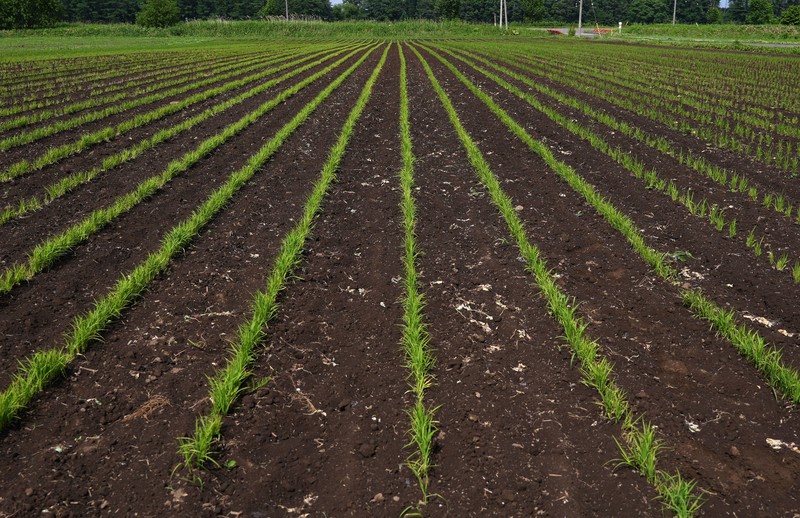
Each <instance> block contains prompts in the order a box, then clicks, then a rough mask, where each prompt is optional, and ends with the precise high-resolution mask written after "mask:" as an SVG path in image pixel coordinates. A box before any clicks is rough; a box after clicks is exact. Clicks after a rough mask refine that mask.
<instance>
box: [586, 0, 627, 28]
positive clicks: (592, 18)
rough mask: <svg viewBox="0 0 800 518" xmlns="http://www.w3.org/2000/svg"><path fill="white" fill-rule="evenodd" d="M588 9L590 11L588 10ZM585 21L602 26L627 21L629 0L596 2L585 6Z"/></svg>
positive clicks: (602, 0)
mask: <svg viewBox="0 0 800 518" xmlns="http://www.w3.org/2000/svg"><path fill="white" fill-rule="evenodd" d="M587 7H588V9H587ZM583 8H584V12H583V19H584V21H586V22H597V23H599V24H601V25H612V24H613V25H616V24H617V22H620V21H623V20H624V19H625V12H626V10H627V8H628V1H627V0H594V1H593V2H589V3H586V2H584V4H583Z"/></svg>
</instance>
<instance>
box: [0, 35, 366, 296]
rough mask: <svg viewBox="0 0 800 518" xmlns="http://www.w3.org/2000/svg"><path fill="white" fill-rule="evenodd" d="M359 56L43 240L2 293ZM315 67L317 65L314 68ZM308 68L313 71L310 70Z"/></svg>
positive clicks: (1, 279)
mask: <svg viewBox="0 0 800 518" xmlns="http://www.w3.org/2000/svg"><path fill="white" fill-rule="evenodd" d="M356 52H357V50H354V51H352V52H351V53H350V54H349V55H347V56H345V57H343V58H341V59H339V60H338V61H336V62H334V63H333V64H331V65H329V66H328V67H326V68H324V69H322V70H320V71H318V72H317V73H315V74H313V75H311V76H309V77H307V78H306V79H304V80H303V81H300V82H299V83H297V84H296V85H294V86H292V87H290V88H287V89H286V90H284V91H283V92H281V93H280V94H278V95H277V96H275V97H273V98H272V99H270V100H268V101H266V102H264V103H263V104H261V105H260V106H259V107H258V108H256V109H255V110H254V111H252V112H250V113H248V114H247V115H245V116H244V117H242V118H241V119H239V120H238V121H236V122H233V123H231V124H229V125H228V126H226V127H225V128H224V129H223V130H221V131H220V132H218V133H217V134H216V135H213V136H212V137H209V138H208V139H206V140H204V141H203V142H202V143H200V144H199V145H198V146H197V148H195V149H194V150H192V151H190V152H188V153H186V154H185V155H183V156H182V157H180V158H178V159H175V160H173V161H172V162H170V163H169V164H168V165H167V167H166V168H165V169H164V171H163V172H161V173H160V174H157V175H155V176H152V177H150V178H148V179H146V180H144V181H142V182H141V183H139V185H137V186H136V188H134V189H133V190H132V191H131V192H129V193H127V194H124V195H122V196H119V197H118V198H117V199H116V200H115V201H114V202H113V203H112V204H111V205H110V206H109V207H108V208H105V209H97V210H95V211H93V212H92V213H91V214H90V215H89V216H87V217H86V218H85V219H84V220H83V221H81V222H79V223H76V224H75V225H73V226H71V227H70V228H68V229H67V230H65V231H63V232H61V233H60V234H57V235H54V236H51V237H49V238H47V239H45V240H43V241H42V242H41V243H40V244H39V245H37V246H36V247H35V248H34V249H33V250H31V251H30V252H29V253H28V254H27V257H28V259H27V261H26V262H25V263H16V264H13V265H11V266H9V267H8V268H6V269H5V270H4V271H3V272H2V273H0V293H7V292H9V291H10V290H11V289H13V288H14V287H15V286H16V285H18V284H19V283H21V282H23V281H25V280H30V279H31V278H33V277H34V276H35V275H37V274H38V273H40V272H42V271H44V270H45V269H47V268H49V267H50V266H51V265H52V264H54V263H55V262H56V261H57V260H58V259H59V258H60V257H62V256H63V255H64V254H66V253H68V252H69V251H70V250H72V249H73V248H74V247H75V246H77V245H78V244H79V243H81V242H83V241H85V240H87V239H88V238H89V237H90V236H92V235H93V234H95V233H96V232H98V231H99V230H100V229H102V228H103V227H104V226H106V225H107V224H109V223H110V222H111V221H113V220H114V219H116V218H117V217H119V216H120V215H122V214H124V213H125V212H127V211H129V210H131V209H132V208H133V207H135V206H136V205H138V204H139V203H141V202H142V201H144V200H146V199H148V198H150V197H151V196H153V194H154V193H156V192H157V191H158V190H160V189H162V188H163V187H164V186H165V185H166V184H167V183H169V182H170V181H171V180H172V179H173V178H175V176H177V175H179V174H181V173H183V172H185V171H186V170H188V169H189V168H190V167H191V166H192V165H194V164H195V163H197V162H198V161H199V160H201V159H202V158H203V157H205V156H207V155H208V154H210V153H211V152H212V151H213V150H214V149H216V148H218V147H219V146H221V145H223V144H224V143H225V142H226V141H228V140H229V139H230V138H232V137H233V136H235V135H236V134H238V133H240V132H241V131H242V130H244V129H245V128H247V127H248V126H250V125H252V124H253V123H255V122H256V121H257V120H258V119H259V118H260V117H263V116H264V115H265V114H266V113H268V112H269V111H270V110H272V109H273V108H274V107H275V106H277V105H279V104H280V103H281V102H283V101H285V100H286V99H288V98H289V97H291V96H292V95H294V94H296V93H297V92H299V91H300V90H302V89H303V88H304V87H306V86H307V85H309V84H311V83H313V82H314V81H315V80H317V79H319V78H320V77H322V76H324V75H325V74H326V73H327V72H329V71H330V70H332V69H334V68H335V67H337V66H338V65H340V64H341V63H343V62H344V61H345V60H347V59H348V58H349V57H350V56H351V55H353V54H354V53H356ZM313 65H314V64H312V65H311V66H313ZM307 68H310V66H308V67H307ZM302 70H303V69H302V68H301V69H299V70H298V71H295V72H290V73H288V74H285V75H284V76H282V77H280V78H278V79H276V80H273V81H270V82H269V83H267V87H271V86H274V85H276V84H279V83H280V82H282V81H283V80H285V79H288V78H290V77H292V76H294V75H296V74H297V73H299V72H301V71H302ZM241 100H243V99H240V101H241ZM181 129H182V128H181ZM68 179H69V178H68ZM83 179H85V177H84V178H81V180H83ZM77 181H78V179H77V178H76V179H75V180H74V181H73V183H75V182H77Z"/></svg>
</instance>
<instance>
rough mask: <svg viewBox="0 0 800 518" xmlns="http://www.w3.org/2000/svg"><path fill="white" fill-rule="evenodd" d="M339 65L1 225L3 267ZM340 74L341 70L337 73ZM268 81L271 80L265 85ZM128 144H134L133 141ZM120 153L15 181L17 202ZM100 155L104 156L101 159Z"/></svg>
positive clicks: (104, 150) (151, 129)
mask: <svg viewBox="0 0 800 518" xmlns="http://www.w3.org/2000/svg"><path fill="white" fill-rule="evenodd" d="M338 57H341V56H338ZM355 59H357V57H356V58H352V59H351V60H350V61H348V62H346V63H344V64H343V65H342V66H340V67H339V68H338V71H340V72H341V71H342V70H345V69H346V68H347V66H349V64H352V62H353V61H354V60H355ZM333 61H335V58H334V59H331V60H330V61H328V62H325V63H323V64H320V65H319V66H316V67H314V68H312V69H310V70H308V71H305V72H303V73H301V74H299V75H298V76H295V77H293V78H290V79H289V80H288V81H286V82H283V83H280V84H278V85H276V86H274V87H272V88H270V89H269V90H267V91H265V92H262V93H260V94H258V95H256V96H254V97H252V98H250V99H247V100H245V101H244V102H242V103H241V104H239V105H237V106H233V107H231V108H229V109H228V110H226V111H224V112H222V113H220V114H218V115H216V116H214V117H211V118H210V119H208V120H206V121H203V122H202V123H200V124H198V125H197V126H195V127H194V128H192V129H190V130H188V131H187V132H185V133H183V134H182V135H178V136H176V137H174V138H172V139H170V140H168V141H166V142H163V143H161V144H160V145H158V146H156V147H155V148H153V149H151V150H149V151H146V152H145V153H143V154H142V155H141V156H139V157H137V158H136V159H135V160H133V161H131V162H129V163H127V164H123V165H121V166H120V167H117V168H115V169H113V170H112V171H108V172H107V173H105V174H103V175H101V177H100V178H97V179H96V180H95V181H94V182H91V183H90V184H89V185H86V186H84V187H83V188H80V189H78V190H76V191H73V192H71V193H69V194H68V195H66V196H64V197H62V198H60V199H57V200H54V201H53V203H51V204H50V205H49V206H47V207H45V208H43V209H41V210H39V211H36V212H34V213H32V214H29V215H27V216H25V217H24V218H22V219H20V220H17V221H14V222H13V223H9V224H6V225H3V226H0V239H2V240H4V241H5V242H7V243H9V246H8V247H5V248H4V249H3V251H2V252H0V264H4V265H6V267H7V265H9V264H12V263H13V262H14V261H19V260H21V259H22V258H23V256H24V254H26V253H27V252H28V251H29V250H31V249H32V248H33V247H34V246H35V245H36V244H37V243H38V242H40V241H42V237H41V236H43V235H52V234H55V233H57V232H58V231H60V230H61V229H65V228H68V226H69V225H71V224H74V223H75V222H77V221H80V219H82V218H84V217H85V216H86V215H87V214H88V213H90V212H91V211H92V210H95V209H97V208H98V207H99V206H107V205H109V204H110V203H111V202H112V201H113V200H114V199H115V198H116V197H117V196H120V195H122V194H124V193H127V192H129V191H130V190H131V189H133V188H134V187H135V186H136V185H137V184H138V183H139V182H141V181H143V180H144V179H146V178H148V177H150V176H152V175H154V174H157V173H159V172H160V171H161V170H163V168H164V165H165V164H167V163H169V161H170V160H172V159H174V158H177V157H180V156H182V155H183V154H184V153H186V152H188V151H190V150H192V149H194V148H195V147H197V145H198V144H199V143H200V142H202V141H203V140H204V139H206V138H208V137H210V136H212V135H214V134H216V133H217V132H219V131H221V130H222V129H223V128H224V127H225V126H227V125H228V124H230V123H232V122H234V121H237V120H239V119H240V118H241V117H243V116H245V115H246V114H248V113H250V112H251V111H253V110H254V109H255V108H256V107H258V106H259V105H260V104H261V103H263V102H265V101H267V100H269V99H271V98H273V97H275V95H277V94H278V93H279V92H281V91H283V90H285V89H287V88H290V87H291V86H293V85H295V84H297V83H299V82H301V81H302V80H303V79H305V78H307V77H308V76H310V75H313V74H314V73H316V72H318V71H319V70H321V69H323V68H325V67H327V66H328V65H330V63H332V62H333ZM348 63H349V64H348ZM287 72H289V70H284V71H281V72H279V73H278V74H276V75H273V76H270V78H274V77H276V76H278V75H282V74H285V73H287ZM335 72H336V70H334V71H332V72H331V73H335ZM268 79H269V78H267V79H265V80H264V81H267V80H268ZM324 80H325V78H320V79H318V80H317V83H321V82H324ZM259 83H261V81H259ZM254 86H255V85H247V86H246V87H244V88H243V89H237V90H236V91H235V92H231V93H230V94H225V95H224V98H222V99H216V98H215V99H213V100H209V101H207V102H205V103H203V104H202V105H201V106H198V107H197V108H196V109H192V110H191V112H189V113H185V114H181V118H182V119H185V118H186V117H189V116H193V115H196V114H197V113H199V112H201V111H202V110H204V109H206V108H209V107H211V106H213V104H212V103H215V104H216V103H217V102H224V101H225V100H227V99H229V98H232V97H234V96H235V95H237V94H239V93H242V92H243V91H245V90H244V89H245V88H246V89H250V88H252V87H254ZM314 86H315V85H312V87H314ZM177 116H178V115H177V114H176V116H174V117H171V118H169V119H168V120H165V121H164V122H163V124H152V125H148V126H147V128H146V129H143V130H142V132H144V131H146V132H147V133H148V135H152V134H155V132H157V131H158V130H159V129H161V128H166V127H170V126H172V125H174V124H178V123H180V122H182V120H175V118H176V117H177ZM169 123H171V124H169ZM168 124H169V125H168ZM142 136H144V135H142ZM130 138H131V139H133V138H134V135H130ZM125 144H126V142H121V141H120V142H118V145H125ZM127 144H130V140H129V141H128V142H127ZM119 151H121V149H119V148H116V147H113V146H101V148H100V149H97V150H94V151H92V152H89V154H88V156H82V155H83V154H82V155H78V156H76V157H75V158H74V159H68V160H66V161H64V162H63V163H61V164H57V165H54V166H52V167H51V168H48V170H46V171H42V172H41V173H35V174H32V175H29V176H27V177H23V178H19V179H17V180H16V181H15V182H13V183H14V184H15V187H16V185H20V190H19V191H16V190H15V196H16V197H17V198H16V199H20V198H22V197H28V196H33V195H41V193H42V191H43V189H44V188H45V187H47V186H48V185H50V184H51V183H53V182H54V181H56V180H57V179H58V178H60V177H62V175H61V174H56V171H57V172H58V173H72V172H75V171H82V170H86V169H89V168H90V167H93V166H95V165H96V164H97V163H102V159H103V155H104V156H109V155H110V154H112V153H111V152H119ZM100 154H102V155H101V156H97V155H100ZM22 186H24V191H23V190H22Z"/></svg>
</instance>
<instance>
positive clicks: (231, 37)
mask: <svg viewBox="0 0 800 518" xmlns="http://www.w3.org/2000/svg"><path fill="white" fill-rule="evenodd" d="M529 32H531V33H532V34H526V36H528V37H537V36H541V35H540V34H538V31H529ZM475 37H480V38H487V37H489V38H493V37H503V38H505V37H512V36H509V35H506V34H504V33H501V31H500V30H499V29H498V28H496V27H494V26H492V25H490V24H471V23H466V22H461V21H441V22H435V21H427V20H406V21H399V22H372V21H359V22H301V21H297V22H289V23H285V22H267V21H226V20H202V21H200V20H198V21H190V22H184V23H180V24H178V25H176V26H174V27H169V28H166V29H158V28H144V27H138V26H136V25H129V24H80V23H71V24H63V25H60V26H58V27H53V28H49V29H27V30H18V31H0V56H2V57H0V63H2V62H3V61H18V60H27V59H56V58H59V57H66V56H69V57H75V56H91V55H99V54H118V53H130V52H153V51H163V50H167V51H183V50H191V49H203V50H205V49H213V48H230V47H238V48H244V49H247V48H257V47H259V46H261V45H263V43H262V41H263V40H269V41H276V40H277V41H286V40H287V39H291V40H295V39H297V40H312V41H313V40H316V41H330V40H331V39H336V38H347V39H352V38H356V39H364V40H371V39H394V40H402V39H409V38H426V39H427V38H435V39H444V38H475Z"/></svg>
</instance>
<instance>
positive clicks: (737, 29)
mask: <svg viewBox="0 0 800 518" xmlns="http://www.w3.org/2000/svg"><path fill="white" fill-rule="evenodd" d="M614 38H615V39H617V38H620V36H619V35H617V34H615V35H614ZM621 39H623V40H634V41H640V40H648V41H651V40H652V41H675V42H686V43H690V42H710V43H714V42H717V43H734V42H736V41H739V42H771V43H784V42H786V43H793V42H794V43H800V29H798V27H793V26H789V25H736V24H710V25H695V24H676V25H672V24H666V23H664V24H653V25H643V24H634V25H626V26H624V27H623V29H622V36H621Z"/></svg>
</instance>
